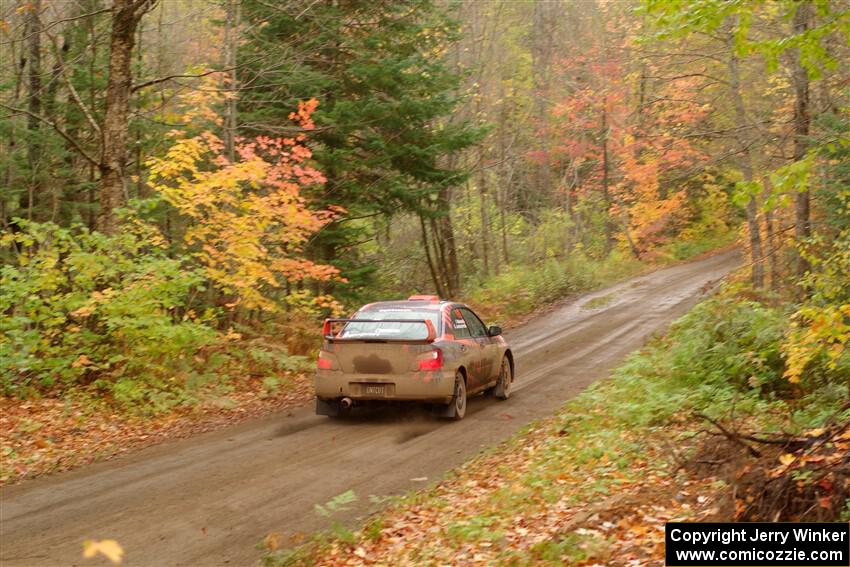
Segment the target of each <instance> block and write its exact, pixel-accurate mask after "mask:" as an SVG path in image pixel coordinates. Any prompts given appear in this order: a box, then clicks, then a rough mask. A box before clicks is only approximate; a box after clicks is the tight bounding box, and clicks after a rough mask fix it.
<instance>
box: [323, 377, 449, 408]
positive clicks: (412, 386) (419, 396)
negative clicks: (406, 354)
mask: <svg viewBox="0 0 850 567" xmlns="http://www.w3.org/2000/svg"><path fill="white" fill-rule="evenodd" d="M376 386H377V387H378V388H375V387H376ZM380 386H383V387H382V388H380ZM453 395H454V373H453V372H449V371H445V370H444V371H440V372H408V373H405V374H391V375H386V374H377V375H376V374H346V373H344V372H342V371H339V370H317V371H316V397H318V398H322V399H325V400H331V399H339V398H351V399H352V400H361V401H365V400H387V401H393V400H396V401H420V402H440V403H448V402H449V401H451V399H452V396H453Z"/></svg>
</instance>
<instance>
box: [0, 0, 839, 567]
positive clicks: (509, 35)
mask: <svg viewBox="0 0 850 567" xmlns="http://www.w3.org/2000/svg"><path fill="white" fill-rule="evenodd" d="M0 222H2V236H0V260H2V265H0V396H2V398H0V408H2V413H4V414H6V415H5V417H2V418H0V422H2V431H0V434H2V436H3V447H2V456H3V461H4V462H3V465H2V469H0V482H15V481H17V480H20V479H24V478H29V477H31V476H36V475H39V474H42V473H45V472H51V471H56V470H62V469H65V468H70V467H73V466H77V465H78V464H80V463H82V462H84V461H85V462H88V460H92V459H95V458H100V457H97V456H94V455H100V456H103V455H105V454H112V453H114V452H116V451H121V450H124V449H122V448H120V447H121V446H122V445H124V444H125V443H124V440H123V437H122V436H124V435H129V434H132V435H135V436H137V437H140V438H146V437H147V432H149V430H150V428H154V429H155V430H156V429H158V428H168V427H172V425H173V423H174V422H175V420H177V421H179V422H180V423H181V424H182V425H180V427H184V426H185V427H190V426H189V425H186V424H187V423H190V422H192V421H193V420H196V419H197V418H198V416H205V417H204V419H208V418H210V415H211V414H220V415H225V417H224V418H222V419H223V420H224V421H228V420H230V419H231V418H232V419H236V417H235V416H237V414H238V411H244V412H246V415H249V414H250V415H254V414H256V413H258V412H259V413H262V411H265V410H263V409H262V408H264V407H278V406H279V404H280V403H283V401H286V402H287V403H289V402H291V401H292V400H294V399H295V400H299V401H302V402H303V401H305V400H308V399H309V398H310V391H309V388H310V386H309V384H310V382H309V380H310V378H309V371H310V369H311V368H312V367H313V364H314V361H313V358H312V357H313V356H314V355H315V352H316V349H317V348H318V345H319V343H318V341H319V340H320V336H319V329H320V328H321V321H322V319H323V318H325V317H330V316H343V315H346V314H350V313H351V312H353V310H355V309H357V308H358V307H360V306H361V305H363V304H364V303H366V302H369V301H375V300H383V299H392V298H403V297H407V296H408V295H410V294H411V293H435V294H437V295H439V296H441V297H445V298H455V299H458V300H463V301H466V302H468V303H469V304H470V305H473V306H475V308H476V309H477V310H479V311H480V312H481V313H483V314H484V316H486V317H487V318H488V319H490V320H493V321H496V322H498V323H502V324H505V325H506V326H508V327H509V326H511V325H512V324H519V323H521V322H522V321H524V320H525V319H526V318H527V317H528V316H530V315H531V314H532V313H534V312H535V311H538V310H540V309H542V308H544V307H545V306H546V305H549V304H552V303H553V302H556V301H558V300H561V299H563V298H565V297H568V296H572V295H575V294H577V293H579V292H584V291H588V290H594V289H599V288H602V287H605V286H607V285H610V284H612V283H615V282H619V281H622V280H624V279H626V278H628V277H631V276H635V275H638V274H645V273H648V272H650V271H651V270H654V269H657V268H659V267H662V266H669V265H675V264H677V263H680V262H684V261H686V260H689V259H692V258H696V257H703V256H705V255H707V254H711V253H712V252H713V251H716V250H719V249H729V248H736V249H738V250H740V251H741V254H742V257H743V264H744V266H743V268H741V270H740V271H739V272H737V273H736V274H735V276H734V277H733V278H732V279H731V280H730V281H728V282H727V283H726V284H725V285H724V286H723V288H722V289H721V291H720V292H719V293H718V295H717V297H715V298H713V299H710V300H708V302H706V303H704V304H702V305H701V306H700V307H698V308H697V309H696V310H694V311H693V312H691V314H689V315H688V316H687V318H686V319H685V320H683V321H684V323H682V322H680V323H677V325H676V326H674V328H673V331H672V332H671V335H670V336H669V337H668V338H667V339H665V340H666V341H667V342H666V343H660V344H656V345H655V346H653V347H652V349H651V352H650V353H649V354H646V353H645V354H644V357H645V358H644V359H642V360H643V362H641V361H640V360H638V361H632V362H631V363H630V364H631V366H628V365H627V367H626V370H623V371H622V372H623V373H625V374H629V372H631V373H632V374H631V376H632V377H633V378H634V376H638V375H640V376H644V377H646V376H647V375H648V374H647V373H650V372H651V371H652V370H653V369H655V371H656V374H657V376H662V375H663V376H667V377H668V378H669V377H670V376H678V377H679V378H681V379H682V380H685V381H686V382H687V381H691V382H690V383H695V384H700V385H701V387H702V386H703V385H704V386H706V387H711V388H713V390H712V392H714V393H713V394H712V395H711V396H708V397H704V398H700V401H695V400H694V399H693V397H688V396H694V395H696V394H694V393H693V392H691V393H688V394H687V395H686V394H685V393H681V392H680V393H681V396H682V398H681V399H679V398H676V399H679V401H680V402H681V404H682V407H690V408H692V409H694V411H695V412H698V413H700V415H704V416H705V418H706V419H707V420H710V422H712V423H720V424H721V425H720V427H721V431H724V432H725V433H729V435H730V436H731V435H732V433H731V432H730V430H729V429H728V427H727V428H723V425H722V424H723V423H727V425H728V422H727V421H724V420H728V419H737V418H739V417H740V416H741V415H744V414H747V412H748V411H749V412H752V414H751V415H755V414H756V413H758V412H759V411H762V410H764V407H766V406H763V405H760V404H768V405H769V404H780V405H781V408H783V409H781V410H779V409H777V408H779V407H780V406H771V408H773V409H772V410H771V411H776V412H777V413H783V415H785V416H786V417H787V416H789V415H790V416H792V418H789V419H791V421H776V422H774V423H773V425H772V426H771V427H775V428H776V430H777V431H778V430H780V429H781V430H782V431H785V432H786V433H787V434H788V435H793V436H795V437H794V439H798V440H799V437H798V436H801V435H803V436H805V433H803V432H804V431H812V430H815V431H817V430H820V431H821V433H823V431H827V432H832V433H830V434H835V435H841V433H836V432H838V431H839V428H838V426H837V425H835V424H841V423H843V424H844V427H845V429H846V426H847V423H850V404H848V400H850V7H848V4H847V2H846V1H844V0H799V1H798V0H775V1H772V2H762V1H757V0H728V1H724V0H623V1H614V0H582V1H578V0H576V1H570V0H459V1H443V0H398V1H392V2H386V1H373V0H370V1H363V0H333V1H330V0H328V1H325V0H308V1H294V0H281V1H270V0H0ZM653 357H654V358H653ZM684 361H689V362H688V363H685V362H684ZM659 368H660V369H666V370H664V371H661V370H658V369H659ZM629 369H631V370H629ZM635 369H638V370H635ZM665 372H666V374H665ZM656 374H653V376H656ZM679 378H676V379H679ZM623 380H624V382H623V384H626V386H621V387H624V388H627V392H631V391H629V390H628V388H631V387H634V385H633V383H632V382H629V380H628V379H626V378H624V379H623ZM658 380H661V378H658ZM658 392H661V390H658V391H657V392H656V393H658ZM717 392H722V393H721V394H718V393H717ZM632 394H634V392H631V393H630V394H629V395H632ZM592 395H593V394H591V396H592ZM622 395H623V396H624V399H625V398H626V397H628V396H627V395H626V394H622ZM641 395H642V394H641ZM659 395H662V394H659ZM663 395H665V396H666V395H667V394H663ZM677 395H678V394H677ZM744 399H746V400H749V402H744V401H742V400H744ZM597 401H598V400H597ZM653 403H654V402H653ZM275 404H278V406H276V405H275ZM700 404H704V405H700ZM735 404H738V405H737V409H736V405H735ZM652 407H653V408H654V409H653V411H657V412H661V413H662V414H663V413H664V410H663V409H661V406H652ZM240 408H242V409H240ZM245 408H247V410H246V409H245ZM730 408H731V409H730ZM789 408H790V409H789ZM641 411H642V410H641ZM736 412H738V413H737V414H736ZM629 415H632V414H629ZM635 415H637V414H635ZM640 415H641V416H643V414H642V413H641V414H640ZM665 415H666V414H665ZM730 416H731V417H730ZM736 416H737V417H736ZM633 417H634V416H633ZM667 417H670V418H671V419H672V417H671V416H667ZM240 419H241V418H240ZM624 419H625V418H624ZM635 419H636V420H638V421H640V422H641V423H642V424H643V423H644V422H643V421H641V420H642V419H643V417H635ZM659 419H662V418H659ZM663 419H666V417H665V418H663ZM754 419H755V418H754ZM181 420H182V421H181ZM650 421H651V420H650V419H649V418H647V421H646V423H649V422H650ZM105 423H119V424H120V427H119V428H118V430H116V431H115V432H113V433H105V431H106V429H105V427H103V426H102V425H103V424H105ZM653 423H655V422H653ZM628 424H629V427H631V426H635V422H628ZM597 426H599V427H602V425H599V424H595V425H594V426H593V427H597ZM757 426H761V427H765V424H764V423H761V422H758V423H755V422H754V423H748V424H747V425H743V426H742V427H743V428H744V429H746V428H747V427H757ZM635 427H636V426H635ZM190 428H191V427H190ZM734 431H735V432H740V430H738V429H734ZM841 431H844V430H843V429H842V430H841ZM725 433H724V434H725ZM736 434H737V433H736ZM110 435H112V437H109V436H110ZM104 436H106V437H107V439H106V440H104V439H103V438H104ZM815 437H817V435H816V436H815ZM730 438H731V437H730ZM739 441H740V439H739ZM133 443H135V441H134V442H133ZM133 443H129V444H130V445H132V444H133ZM139 443H141V444H145V443H147V442H142V441H139ZM830 446H831V445H830ZM87 447H88V448H87ZM92 447H93V449H92ZM793 447H795V448H794V449H793V450H791V449H789V450H788V451H787V454H791V455H794V454H796V453H795V451H796V450H797V449H799V450H800V451H803V450H804V447H803V444H800V445H799V447H797V446H796V445H794V446H793ZM81 448H83V449H84V450H82V451H81ZM824 458H827V457H826V456H824ZM797 462H800V461H797ZM801 466H802V465H801ZM845 470H846V468H845ZM789 474H790V473H789ZM795 478H797V477H795ZM831 482H832V481H831ZM842 482H844V484H843V485H842V484H841V483H840V482H839V481H838V480H834V484H835V487H836V488H835V489H834V491H833V492H829V495H830V498H833V497H834V500H830V501H829V506H828V507H829V508H830V509H833V508H834V510H835V514H836V515H835V516H834V517H838V514H840V513H842V512H841V510H844V512H843V513H844V514H845V517H846V515H847V514H848V513H850V489H848V488H847V483H848V480H847V479H846V477H844V480H843V481H842ZM839 486H844V488H842V489H840V490H839V488H838V487H839ZM789 490H790V489H789ZM819 490H820V489H819ZM823 490H826V489H823ZM830 490H832V489H830ZM812 494H814V493H812ZM817 495H818V496H817V497H823V496H824V493H823V492H819V493H817ZM813 497H814V496H813ZM755 501H756V502H762V501H761V500H758V497H756V500H755ZM764 506H765V510H762V511H761V512H759V513H760V514H761V513H763V514H765V515H766V514H768V512H767V511H766V510H767V509H768V508H769V506H768V504H766V503H765V504H764ZM822 507H823V508H824V509H826V508H827V506H826V505H825V504H823V501H822ZM747 517H748V518H749V519H760V518H762V517H766V516H758V515H751V516H747ZM819 519H823V518H821V517H819ZM340 545H343V544H340ZM345 545H347V544H345ZM446 545H448V544H446ZM323 549H326V548H323ZM446 549H451V546H450V545H449V547H447V548H446ZM553 549H554V548H553ZM558 549H560V548H558ZM558 549H554V551H553V550H551V549H550V550H549V551H545V550H544V551H540V550H537V551H534V553H538V552H539V553H544V555H545V553H549V552H551V553H556V555H557V553H560V551H558ZM529 553H531V552H529ZM591 555H592V554H591ZM522 557H523V558H525V559H528V557H536V558H538V559H539V558H540V557H543V555H539V556H538V555H533V554H532V555H530V556H522ZM547 557H548V556H547ZM583 557H584V556H583ZM290 559H291V558H290ZM562 559H563V557H562ZM523 560H524V559H523ZM571 560H575V561H578V559H576V558H575V557H573V558H572V559H571ZM588 561H589V560H588Z"/></svg>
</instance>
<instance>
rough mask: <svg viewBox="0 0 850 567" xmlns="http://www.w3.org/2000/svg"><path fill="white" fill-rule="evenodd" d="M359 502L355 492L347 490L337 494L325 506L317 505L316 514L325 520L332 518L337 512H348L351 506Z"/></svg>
mask: <svg viewBox="0 0 850 567" xmlns="http://www.w3.org/2000/svg"><path fill="white" fill-rule="evenodd" d="M356 501H357V495H356V494H355V493H354V491H353V490H346V491H345V492H343V493H341V494H337V495H336V496H334V497H333V498H331V499H330V500H328V501H327V502H325V503H324V504H316V513H317V514H319V515H320V516H322V517H324V518H330V517H331V516H333V515H334V514H335V513H337V512H344V511H345V510H348V508H349V507H350V505H351V504H352V503H354V502H356Z"/></svg>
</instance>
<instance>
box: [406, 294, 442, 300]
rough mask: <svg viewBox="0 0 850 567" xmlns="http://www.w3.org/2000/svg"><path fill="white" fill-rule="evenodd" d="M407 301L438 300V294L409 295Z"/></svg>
mask: <svg viewBox="0 0 850 567" xmlns="http://www.w3.org/2000/svg"><path fill="white" fill-rule="evenodd" d="M407 300H408V301H440V296H439V295H411V296H410V297H408V298H407Z"/></svg>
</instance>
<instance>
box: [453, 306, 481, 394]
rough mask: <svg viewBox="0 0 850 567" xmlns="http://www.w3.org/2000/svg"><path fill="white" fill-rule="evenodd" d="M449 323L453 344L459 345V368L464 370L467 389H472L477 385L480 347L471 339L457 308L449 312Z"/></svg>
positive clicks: (465, 323) (470, 334)
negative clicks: (461, 367)
mask: <svg viewBox="0 0 850 567" xmlns="http://www.w3.org/2000/svg"><path fill="white" fill-rule="evenodd" d="M449 323H450V328H451V332H452V335H453V336H454V342H455V343H457V344H458V345H459V349H460V360H459V366H463V367H464V368H465V369H466V381H467V389H470V388H474V387H475V384H477V383H478V380H479V379H478V372H479V370H478V369H479V367H480V366H481V345H479V344H478V342H477V341H476V340H475V339H474V338H472V332H471V331H470V329H469V325H468V324H467V322H466V319H465V318H464V316H463V313H462V312H461V309H460V307H459V306H454V307H452V308H451V309H450V310H449Z"/></svg>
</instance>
